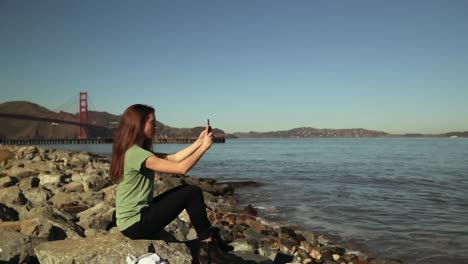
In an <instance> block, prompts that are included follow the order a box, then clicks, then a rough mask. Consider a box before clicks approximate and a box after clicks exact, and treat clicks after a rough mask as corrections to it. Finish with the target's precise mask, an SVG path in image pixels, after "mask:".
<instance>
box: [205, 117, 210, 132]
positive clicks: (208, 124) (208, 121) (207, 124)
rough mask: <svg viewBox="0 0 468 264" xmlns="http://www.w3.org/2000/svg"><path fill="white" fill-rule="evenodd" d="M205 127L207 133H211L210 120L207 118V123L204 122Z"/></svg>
mask: <svg viewBox="0 0 468 264" xmlns="http://www.w3.org/2000/svg"><path fill="white" fill-rule="evenodd" d="M206 126H207V127H208V133H210V132H211V126H210V119H209V118H208V120H207V122H206Z"/></svg>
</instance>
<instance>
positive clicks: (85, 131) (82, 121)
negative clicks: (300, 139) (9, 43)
mask: <svg viewBox="0 0 468 264" xmlns="http://www.w3.org/2000/svg"><path fill="white" fill-rule="evenodd" d="M78 108H79V113H78V117H79V121H72V120H63V119H58V118H51V117H48V116H38V115H25V114H15V113H0V118H9V119H19V120H31V121H39V122H49V123H52V125H58V124H66V125H74V126H77V128H78V129H79V137H78V138H64V139H42V138H41V139H38V138H34V139H6V138H4V139H2V138H1V137H0V144H10V145H38V144H100V143H112V142H113V138H112V137H95V138H91V137H90V136H89V129H90V128H94V129H100V130H103V129H105V130H109V129H111V127H107V126H102V125H96V124H94V123H93V124H90V123H89V119H88V117H89V116H88V93H87V92H80V95H79V107H78ZM194 140H195V138H187V137H185V138H184V137H178V138H167V137H166V138H156V142H159V143H190V142H193V141H194ZM215 142H216V143H224V142H225V139H224V137H218V138H215Z"/></svg>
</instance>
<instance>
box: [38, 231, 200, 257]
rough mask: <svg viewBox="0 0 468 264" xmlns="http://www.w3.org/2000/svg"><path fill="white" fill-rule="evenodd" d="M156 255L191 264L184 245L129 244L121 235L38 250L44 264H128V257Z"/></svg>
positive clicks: (48, 244)
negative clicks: (130, 255) (154, 253)
mask: <svg viewBox="0 0 468 264" xmlns="http://www.w3.org/2000/svg"><path fill="white" fill-rule="evenodd" d="M154 251H155V252H156V253H157V254H158V255H160V256H161V257H162V258H165V259H168V260H169V262H170V263H178V264H179V263H180V264H189V263H191V262H192V257H191V255H190V251H189V249H188V248H187V247H186V246H185V245H184V244H182V243H166V242H165V241H161V240H130V239H128V238H126V237H124V236H123V235H121V234H109V235H105V236H97V237H91V238H85V239H68V240H64V241H53V242H45V243H42V244H40V245H39V246H37V247H36V248H35V252H36V256H37V258H38V260H39V262H40V263H41V264H53V263H63V264H67V263H69V264H72V263H73V264H80V263H83V264H84V263H86V264H88V263H99V264H107V263H108V264H117V263H126V257H127V255H128V254H129V253H131V254H134V255H136V256H141V255H143V254H146V253H149V252H154Z"/></svg>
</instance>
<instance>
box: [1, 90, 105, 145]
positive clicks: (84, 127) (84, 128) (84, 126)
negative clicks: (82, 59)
mask: <svg viewBox="0 0 468 264" xmlns="http://www.w3.org/2000/svg"><path fill="white" fill-rule="evenodd" d="M79 111H80V112H79V122H75V121H68V120H62V119H55V118H49V117H42V116H32V115H21V114H11V113H0V118H12V119H22V120H33V121H43V122H52V123H56V124H67V125H75V126H78V128H79V130H80V136H79V139H84V140H87V139H88V128H101V129H107V127H103V126H97V125H93V124H88V93H87V92H80V100H79Z"/></svg>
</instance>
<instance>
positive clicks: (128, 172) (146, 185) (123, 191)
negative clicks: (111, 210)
mask: <svg viewBox="0 0 468 264" xmlns="http://www.w3.org/2000/svg"><path fill="white" fill-rule="evenodd" d="M152 155H153V153H151V152H150V151H148V150H146V149H143V148H141V147H139V146H137V145H133V146H132V147H130V148H129V149H128V150H127V151H126V152H125V161H124V169H123V177H122V179H121V181H120V182H119V184H118V185H117V193H116V218H117V227H118V229H119V230H120V231H122V230H125V229H127V228H128V227H130V226H131V225H133V224H135V223H136V222H138V221H140V210H141V209H142V208H143V207H145V206H147V205H148V203H149V202H150V201H151V199H153V190H154V171H152V170H149V169H147V168H146V167H145V166H144V162H145V161H146V159H147V158H149V157H150V156H152Z"/></svg>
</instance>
